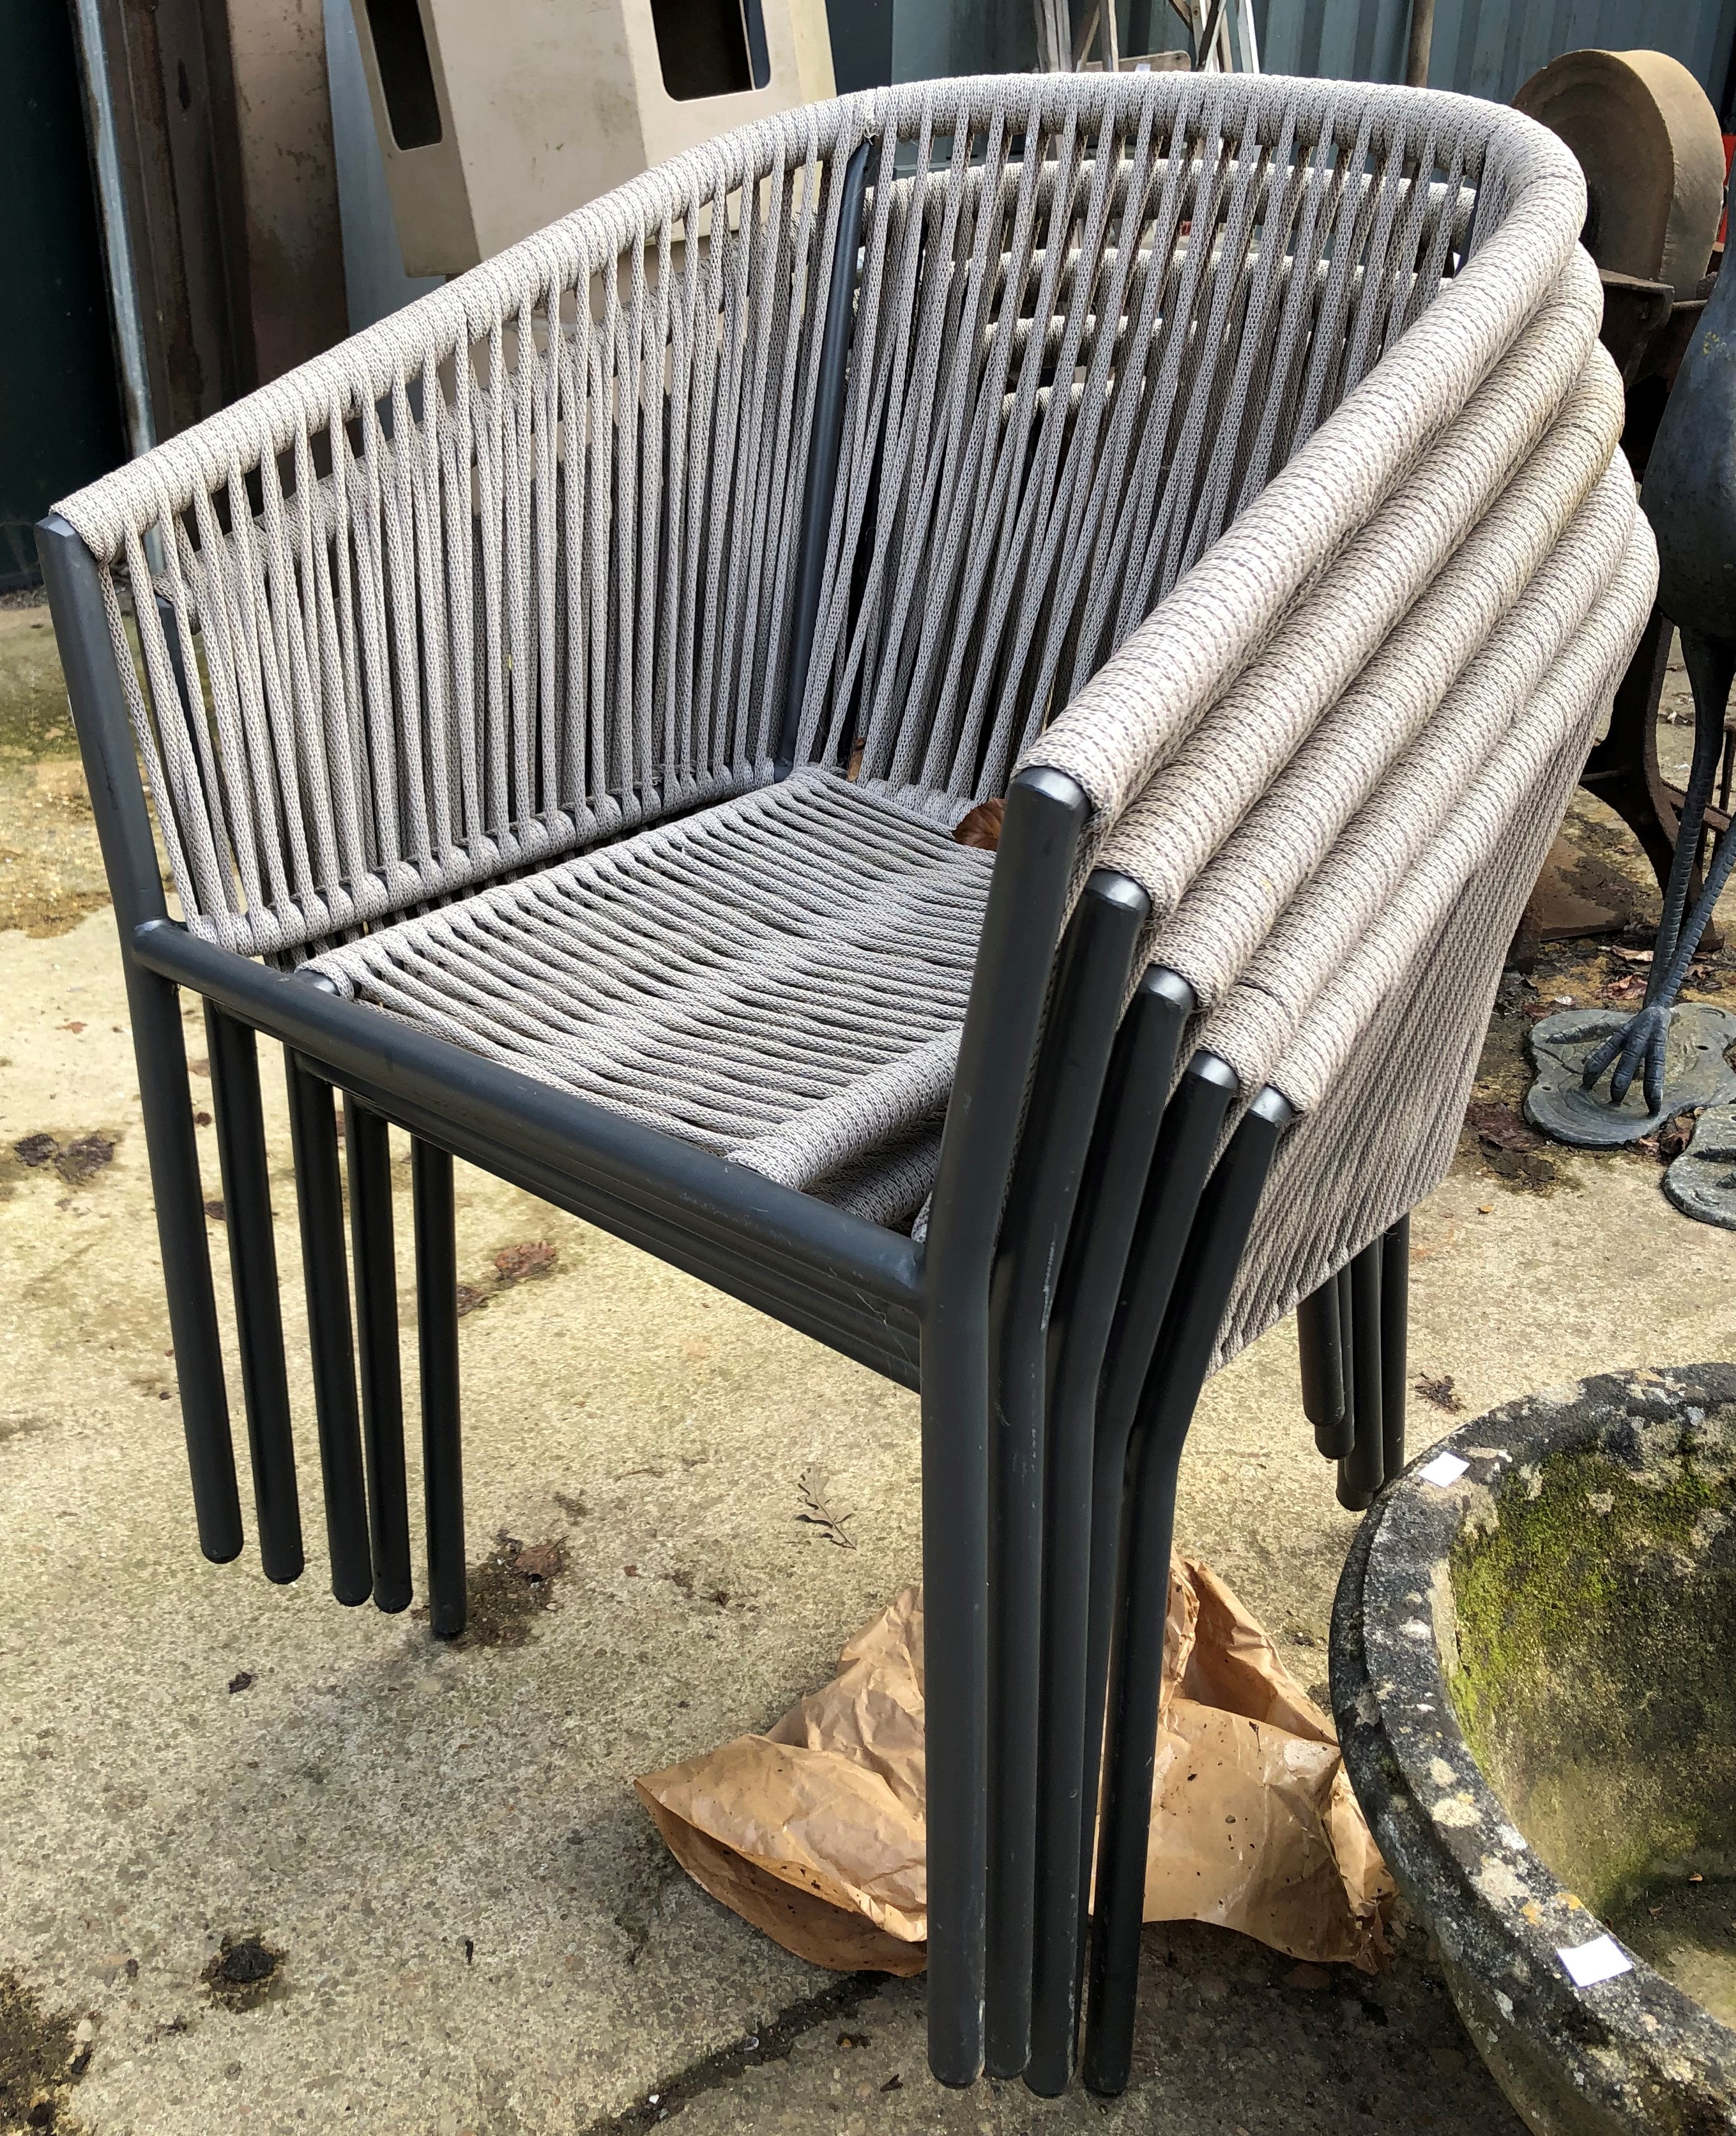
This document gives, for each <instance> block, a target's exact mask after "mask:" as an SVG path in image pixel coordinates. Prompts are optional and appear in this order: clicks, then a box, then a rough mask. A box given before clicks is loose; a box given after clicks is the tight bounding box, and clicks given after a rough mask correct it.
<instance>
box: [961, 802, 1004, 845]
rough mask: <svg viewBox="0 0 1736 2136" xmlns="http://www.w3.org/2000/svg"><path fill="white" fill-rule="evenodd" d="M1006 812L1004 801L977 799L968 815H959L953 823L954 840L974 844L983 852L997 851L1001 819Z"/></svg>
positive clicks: (999, 843) (964, 843)
mask: <svg viewBox="0 0 1736 2136" xmlns="http://www.w3.org/2000/svg"><path fill="white" fill-rule="evenodd" d="M1005 815H1006V803H1005V802H1004V801H979V802H978V803H977V805H976V807H975V808H972V810H971V811H970V813H969V814H968V815H965V816H961V817H960V818H959V819H958V823H956V824H955V825H954V827H953V839H954V842H956V843H958V845H961V846H975V847H977V848H978V850H979V851H981V852H985V853H992V852H998V851H999V850H1000V845H1001V818H1003V817H1004V816H1005Z"/></svg>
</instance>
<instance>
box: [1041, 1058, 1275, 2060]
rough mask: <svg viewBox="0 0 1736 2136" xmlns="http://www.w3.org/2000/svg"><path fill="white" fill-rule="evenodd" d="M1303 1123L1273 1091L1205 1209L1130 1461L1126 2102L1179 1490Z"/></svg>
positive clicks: (1113, 1895)
mask: <svg viewBox="0 0 1736 2136" xmlns="http://www.w3.org/2000/svg"><path fill="white" fill-rule="evenodd" d="M1290 1119H1291V1112H1290V1108H1289V1106H1288V1105H1287V1104H1286V1103H1285V1101H1284V1100H1283V1098H1281V1097H1280V1096H1279V1095H1278V1093H1277V1092H1276V1091H1275V1090H1263V1091H1262V1092H1261V1093H1260V1094H1259V1095H1258V1097H1256V1098H1255V1099H1254V1102H1253V1104H1251V1105H1250V1106H1249V1109H1248V1110H1247V1112H1246V1113H1245V1114H1244V1115H1243V1118H1242V1120H1241V1124H1239V1127H1238V1128H1237V1129H1236V1131H1235V1134H1234V1136H1233V1137H1232V1138H1231V1139H1230V1143H1229V1148H1228V1149H1226V1150H1225V1152H1224V1155H1223V1157H1222V1158H1221V1159H1220V1162H1219V1164H1218V1166H1217V1168H1216V1170H1215V1172H1213V1174H1212V1177H1211V1180H1210V1184H1209V1186H1208V1187H1206V1189H1205V1193H1204V1194H1203V1195H1202V1197H1200V1205H1199V1213H1198V1216H1197V1217H1196V1219H1195V1223H1194V1226H1193V1228H1192V1230H1191V1231H1190V1234H1189V1236H1188V1240H1187V1253H1186V1260H1185V1262H1184V1264H1183V1266H1182V1269H1181V1273H1180V1275H1179V1277H1178V1279H1177V1281H1176V1286H1175V1291H1174V1294H1173V1296H1172V1298H1171V1302H1170V1306H1169V1309H1168V1311H1167V1313H1166V1315H1165V1317H1164V1324H1163V1330H1162V1335H1161V1342H1160V1347H1159V1352H1158V1356H1157V1359H1156V1361H1155V1362H1154V1365H1153V1368H1152V1371H1151V1372H1150V1373H1149V1375H1148V1376H1147V1381H1146V1385H1145V1387H1144V1389H1143V1390H1142V1395H1141V1399H1140V1404H1139V1416H1138V1420H1137V1435H1136V1439H1135V1442H1134V1444H1133V1445H1132V1448H1131V1449H1130V1450H1129V1465H1130V1483H1131V1492H1130V1504H1129V1524H1128V1525H1129V1532H1128V1543H1129V1549H1128V1553H1127V1558H1126V1561H1125V1563H1124V1566H1123V1575H1122V1580H1121V1583H1120V1593H1119V1595H1118V1598H1117V1600H1118V1608H1117V1610H1116V1624H1115V1634H1116V1638H1115V1652H1114V1653H1113V1657H1112V1663H1111V1667H1112V1671H1113V1681H1112V1685H1111V1696H1110V1704H1109V1717H1110V1736H1109V1744H1108V1769H1107V1774H1106V1784H1105V1786H1104V1789H1103V1826H1102V1832H1101V1837H1100V1838H1099V1842H1098V1875H1097V1891H1096V1896H1095V1904H1094V1907H1093V1933H1092V1940H1091V1996H1090V2004H1089V2011H1088V2013H1087V2017H1086V2027H1085V2051H1084V2077H1085V2082H1086V2084H1087V2085H1089V2088H1090V2089H1091V2090H1093V2091H1094V2092H1097V2093H1098V2094H1100V2095H1108V2096H1114V2095H1118V2094H1119V2093H1120V2092H1122V2091H1124V2090H1126V2088H1127V2079H1128V2076H1129V2075H1130V2074H1131V2073H1132V2061H1133V2017H1134V2012H1135V2007H1136V2004H1137V1998H1138V1988H1139V1939H1140V1930H1141V1927H1142V1924H1143V1921H1144V1917H1145V1879H1146V1857H1147V1849H1148V1847H1149V1845H1150V1840H1151V1821H1152V1784H1153V1780H1154V1777H1155V1772H1156V1766H1157V1724H1158V1719H1159V1713H1160V1707H1161V1699H1162V1691H1163V1644H1164V1628H1165V1624H1166V1619H1167V1616H1168V1604H1169V1577H1170V1551H1171V1541H1172V1538H1173V1535H1174V1531H1175V1510H1176V1476H1177V1473H1178V1471H1179V1469H1180V1468H1181V1449H1182V1447H1183V1445H1184V1444H1185V1443H1186V1437H1187V1432H1188V1427H1189V1425H1190V1424H1191V1423H1192V1421H1193V1415H1194V1410H1195V1405H1196V1404H1197V1402H1198V1401H1199V1398H1200V1388H1201V1387H1202V1386H1204V1385H1205V1376H1206V1373H1207V1371H1208V1369H1209V1368H1210V1363H1211V1355H1212V1351H1213V1349H1214V1347H1215V1345H1216V1342H1217V1339H1218V1331H1219V1329H1220V1328H1221V1327H1222V1325H1223V1323H1224V1313H1225V1312H1226V1311H1227V1310H1228V1308H1229V1299H1230V1294H1231V1292H1232V1290H1233V1289H1234V1284H1235V1279H1236V1272H1237V1270H1238V1269H1239V1267H1240V1265H1241V1260H1242V1252H1243V1249H1244V1247H1245V1245H1247V1242H1248V1235H1249V1231H1250V1230H1251V1229H1252V1227H1253V1224H1254V1213H1255V1211H1256V1210H1257V1209H1258V1206H1259V1199H1260V1195H1261V1193H1262V1192H1263V1189H1264V1187H1265V1184H1266V1177H1267V1174H1268V1172H1269V1171H1270V1170H1271V1168H1272V1160H1273V1157H1274V1156H1275V1154H1276V1153H1277V1150H1278V1143H1279V1142H1280V1141H1281V1140H1282V1139H1283V1134H1284V1130H1285V1129H1286V1128H1287V1126H1288V1124H1289V1122H1290Z"/></svg>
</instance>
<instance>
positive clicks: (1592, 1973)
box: [1555, 1935, 1633, 1988]
mask: <svg viewBox="0 0 1736 2136" xmlns="http://www.w3.org/2000/svg"><path fill="white" fill-rule="evenodd" d="M1555 1955H1556V1957H1557V1958H1559V1959H1560V1960H1561V1963H1562V1964H1564V1966H1565V1967H1566V1968H1567V1970H1568V1974H1569V1978H1571V1980H1572V1981H1573V1983H1574V1986H1575V1987H1576V1988H1595V1987H1596V1986H1597V1984H1598V1982H1599V1981H1600V1980H1613V1979H1614V1978H1615V1977H1616V1975H1617V1973H1632V1971H1633V1960H1632V1959H1631V1958H1630V1957H1629V1956H1628V1955H1627V1952H1626V1951H1625V1950H1623V1949H1622V1946H1621V1945H1620V1944H1618V1943H1617V1941H1616V1939H1615V1938H1614V1937H1613V1936H1607V1935H1602V1936H1593V1939H1592V1940H1591V1941H1590V1942H1589V1943H1582V1944H1575V1945H1574V1948H1573V1949H1571V1950H1558V1951H1557V1952H1556V1953H1555Z"/></svg>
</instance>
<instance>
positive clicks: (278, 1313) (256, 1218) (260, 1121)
mask: <svg viewBox="0 0 1736 2136" xmlns="http://www.w3.org/2000/svg"><path fill="white" fill-rule="evenodd" d="M205 1036H206V1049H207V1051H208V1052H209V1055H210V1059H211V1108H212V1110H213V1111H214V1112H215V1113H216V1125H217V1157H218V1161H219V1163H221V1167H222V1173H223V1216H224V1230H225V1232H226V1234H227V1235H228V1240H229V1269H230V1281H231V1284H232V1285H233V1287H234V1290H235V1331H236V1334H237V1336H238V1337H239V1340H240V1352H241V1391H242V1395H243V1397H244V1399H245V1402H246V1405H247V1440H248V1450H249V1453H250V1455H251V1457H252V1464H253V1501H254V1509H255V1514H256V1516H257V1517H258V1520H259V1563H260V1565H261V1566H262V1567H263V1568H264V1574H265V1577H266V1578H267V1579H268V1580H276V1581H278V1582H279V1584H280V1585H285V1584H287V1583H288V1582H289V1581H290V1580H299V1579H300V1577H301V1575H302V1571H303V1566H304V1565H305V1563H306V1560H305V1557H304V1556H303V1548H302V1514H301V1494H300V1492H299V1489H298V1486H297V1483H296V1480H295V1440H294V1435H293V1429H292V1426H291V1423H290V1416H289V1374H288V1371H286V1369H285V1367H284V1316H283V1307H282V1301H281V1299H280V1297H279V1289H278V1267H277V1240H276V1238H275V1236H274V1234H273V1231H272V1228H271V1180H270V1172H269V1165H268V1163H267V1159H266V1154H265V1122H264V1113H263V1111H262V1109H261V1107H260V1104H259V1049H258V1046H257V1045H256V1043H255V1039H254V1035H253V1032H252V1031H251V1030H250V1028H249V1027H248V1026H247V1025H245V1023H237V1022H235V1018H234V1017H230V1016H225V1014H224V1012H222V1010H221V1009H219V1008H216V1007H213V1006H212V1004H211V1002H206V1006H205Z"/></svg>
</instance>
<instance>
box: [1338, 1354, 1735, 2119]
mask: <svg viewBox="0 0 1736 2136" xmlns="http://www.w3.org/2000/svg"><path fill="white" fill-rule="evenodd" d="M1446 1449H1447V1450H1450V1451H1451V1452H1452V1453H1453V1454H1457V1456H1458V1457H1459V1458H1460V1459H1462V1460H1463V1461H1465V1462H1466V1463H1467V1464H1469V1465H1468V1468H1467V1470H1466V1472H1465V1473H1464V1474H1463V1475H1462V1476H1461V1477H1459V1478H1457V1479H1456V1480H1454V1481H1452V1482H1449V1483H1445V1484H1444V1485H1443V1484H1442V1483H1436V1482H1433V1481H1430V1480H1428V1479H1427V1478H1424V1476H1423V1473H1421V1472H1422V1470H1423V1468H1425V1467H1427V1466H1428V1464H1427V1463H1422V1464H1416V1465H1414V1466H1413V1467H1412V1468H1410V1469H1409V1470H1408V1471H1407V1472H1406V1473H1405V1474H1404V1476H1403V1477H1401V1478H1399V1481H1398V1482H1397V1483H1394V1484H1393V1485H1392V1486H1390V1487H1389V1488H1388V1490H1387V1491H1385V1492H1384V1493H1383V1494H1382V1496H1381V1497H1380V1499H1378V1500H1377V1501H1376V1502H1375V1507H1374V1508H1373V1510H1372V1511H1371V1512H1370V1514H1369V1517H1368V1519H1367V1520H1366V1521H1365V1522H1364V1524H1363V1526H1362V1528H1361V1530H1360V1532H1359V1534H1358V1536H1357V1539H1356V1541H1355V1546H1353V1548H1352V1550H1351V1552H1350V1558H1349V1561H1348V1562H1347V1563H1346V1566H1345V1570H1344V1577H1343V1579H1342V1580H1341V1583H1340V1585H1339V1590H1338V1600H1337V1604H1336V1609H1335V1610H1334V1612H1333V1619H1332V1697H1333V1704H1334V1706H1335V1707H1336V1712H1337V1718H1338V1726H1339V1732H1340V1735H1341V1740H1342V1742H1343V1745H1344V1752H1345V1759H1346V1764H1347V1765H1348V1767H1349V1769H1350V1777H1351V1779H1352V1781H1353V1782H1354V1783H1355V1789H1356V1793H1357V1794H1358V1796H1359V1797H1360V1799H1361V1802H1362V1805H1363V1808H1364V1809H1365V1811H1366V1812H1367V1813H1368V1816H1369V1819H1370V1823H1371V1824H1372V1825H1373V1827H1374V1830H1375V1837H1376V1838H1377V1839H1378V1841H1379V1842H1380V1846H1381V1847H1382V1849H1383V1850H1384V1853H1385V1856H1386V1858H1387V1861H1388V1862H1389V1864H1390V1865H1391V1867H1392V1869H1393V1871H1394V1875H1395V1876H1397V1878H1398V1880H1399V1886H1400V1887H1401V1889H1402V1890H1403V1891H1404V1893H1405V1895H1406V1896H1407V1898H1408V1899H1409V1901H1410V1902H1411V1904H1412V1905H1414V1907H1415V1908H1416V1909H1417V1910H1418V1911H1419V1912H1420V1913H1421V1915H1423V1917H1424V1918H1425V1919H1426V1920H1427V1921H1428V1925H1429V1927H1430V1928H1431V1930H1433V1934H1434V1935H1435V1936H1436V1938H1437V1939H1438V1944H1439V1946H1440V1950H1441V1954H1442V1957H1443V1961H1444V1964H1445V1966H1446V1970H1447V1979H1448V1982H1449V1984H1450V1986H1451V1988H1452V1994H1453V1998H1454V1999H1455V2001H1456V2002H1457V2004H1458V2007H1459V2012H1460V2015H1461V2016H1462V2017H1463V2019H1464V2021H1465V2023H1466V2025H1467V2028H1468V2029H1469V2031H1470V2032H1471V2034H1472V2037H1473V2038H1474V2039H1475V2040H1476V2041H1477V2046H1478V2047H1479V2048H1480V2049H1481V2052H1482V2054H1483V2056H1484V2058H1485V2059H1486V2061H1487V2062H1488V2064H1489V2066H1490V2067H1491V2069H1492V2070H1494V2072H1495V2074H1496V2077H1497V2078H1498V2079H1499V2080H1500V2082H1501V2085H1502V2087H1503V2089H1504V2090H1506V2094H1507V2095H1508V2097H1509V2098H1510V2099H1511V2100H1512V2102H1513V2104H1514V2105H1515V2107H1516V2108H1517V2109H1518V2110H1519V2112H1520V2114H1522V2115H1523V2116H1524V2118H1525V2120H1526V2122H1527V2123H1528V2124H1530V2127H1531V2128H1532V2129H1535V2130H1538V2131H1548V2132H1554V2131H1574V2132H1578V2131H1588V2132H1591V2131H1595V2132H1597V2136H1607V2132H1613V2131H1616V2130H1622V2131H1634V2130H1641V2129H1644V2130H1658V2131H1667V2132H1670V2136H1710V2132H1712V2131H1714V2130H1724V2129H1736V2031H1733V2030H1731V2029H1729V2025H1730V2023H1736V1881H1733V1877H1736V1638H1733V1636H1732V1635H1733V1633H1736V1369H1733V1368H1732V1367H1729V1366H1726V1365H1704V1366H1688V1367H1680V1368H1677V1369H1675V1370H1671V1371H1665V1372H1641V1373H1622V1374H1611V1375H1609V1376H1607V1377H1603V1378H1598V1379H1593V1380H1586V1381H1583V1382H1581V1383H1580V1384H1579V1385H1578V1386H1571V1387H1568V1388H1564V1389H1554V1390H1551V1391H1549V1392H1547V1393H1544V1394H1541V1395H1536V1396H1530V1397H1529V1398H1528V1399H1526V1400H1525V1401H1520V1402H1515V1403H1514V1404H1512V1405H1511V1406H1510V1407H1508V1408H1506V1409H1502V1410H1495V1411H1493V1412H1492V1413H1491V1415H1487V1416H1484V1417H1479V1418H1477V1419H1476V1420H1474V1421H1473V1422H1472V1423H1470V1424H1467V1425H1464V1426H1462V1428H1461V1429H1460V1430H1458V1431H1457V1432H1456V1433H1454V1435H1452V1438H1451V1439H1448V1440H1447V1442H1446ZM1440 1450H1441V1449H1436V1451H1437V1452H1438V1451H1440ZM1431 1459H1433V1456H1431ZM1610 1932H1612V1933H1614V1934H1615V1935H1616V1936H1617V1939H1618V1941H1619V1943H1620V1945H1621V1949H1622V1951H1623V1952H1624V1953H1625V1954H1626V1955H1627V1957H1628V1958H1629V1959H1632V1969H1631V1970H1628V1971H1626V1972H1623V1973H1621V1974H1620V1975H1619V1976H1618V1977H1617V1978H1610V1979H1606V1980H1603V1981H1601V1982H1599V1983H1597V1984H1596V1985H1593V1986H1589V1987H1583V1988H1582V1987H1576V1986H1575V1985H1574V1981H1573V1980H1572V1978H1570V1977H1569V1973H1568V1970H1567V1968H1566V1966H1565V1964H1564V1963H1563V1960H1562V1959H1561V1957H1560V1955H1559V1953H1560V1952H1561V1951H1562V1950H1563V1949H1578V1948H1580V1947H1581V1946H1583V1945H1585V1944H1589V1943H1591V1942H1592V1941H1593V1939H1596V1938H1598V1937H1599V1936H1601V1935H1604V1934H1606V1933H1610ZM1648 1960H1650V1961H1651V1962H1650V1963H1648V1962H1647V1961H1648ZM1666 1973H1668V1974H1670V1975H1671V1976H1673V1978H1666ZM1684 1990H1686V1991H1687V1992H1684ZM1720 2017H1723V2018H1724V2019H1725V2020H1727V2021H1729V2022H1720Z"/></svg>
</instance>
